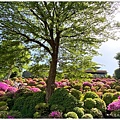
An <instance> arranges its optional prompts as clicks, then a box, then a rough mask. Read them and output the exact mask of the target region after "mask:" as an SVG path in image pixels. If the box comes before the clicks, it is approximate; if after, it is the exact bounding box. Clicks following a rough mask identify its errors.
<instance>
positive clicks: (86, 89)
mask: <svg viewBox="0 0 120 120" xmlns="http://www.w3.org/2000/svg"><path fill="white" fill-rule="evenodd" d="M83 89H84V91H91V89H90V87H89V86H85V87H84V88H83Z"/></svg>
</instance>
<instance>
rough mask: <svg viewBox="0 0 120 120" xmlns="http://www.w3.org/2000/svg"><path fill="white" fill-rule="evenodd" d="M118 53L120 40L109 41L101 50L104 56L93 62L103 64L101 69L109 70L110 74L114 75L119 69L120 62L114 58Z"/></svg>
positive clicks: (95, 58)
mask: <svg viewBox="0 0 120 120" xmlns="http://www.w3.org/2000/svg"><path fill="white" fill-rule="evenodd" d="M118 52H120V40H118V41H114V40H109V41H107V42H105V43H103V44H102V46H101V47H100V49H99V53H101V54H102V56H97V57H94V59H93V61H95V62H97V63H100V64H102V65H103V66H102V67H101V68H100V69H103V70H107V72H108V74H110V75H113V73H114V70H115V69H117V68H118V61H117V60H116V59H115V58H114V57H115V56H116V53H118Z"/></svg>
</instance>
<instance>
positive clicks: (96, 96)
mask: <svg viewBox="0 0 120 120" xmlns="http://www.w3.org/2000/svg"><path fill="white" fill-rule="evenodd" d="M86 98H93V99H94V98H99V96H98V95H97V94H96V93H95V92H91V91H88V92H86V93H85V95H84V100H85V99H86Z"/></svg>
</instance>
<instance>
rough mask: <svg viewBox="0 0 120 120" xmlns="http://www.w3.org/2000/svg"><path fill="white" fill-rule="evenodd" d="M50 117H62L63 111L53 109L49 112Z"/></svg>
mask: <svg viewBox="0 0 120 120" xmlns="http://www.w3.org/2000/svg"><path fill="white" fill-rule="evenodd" d="M49 117H50V118H62V113H61V112H59V111H52V112H51V113H50V114H49Z"/></svg>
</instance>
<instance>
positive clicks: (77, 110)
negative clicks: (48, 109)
mask: <svg viewBox="0 0 120 120" xmlns="http://www.w3.org/2000/svg"><path fill="white" fill-rule="evenodd" d="M73 112H75V113H76V114H77V115H78V118H81V117H82V116H83V115H84V109H83V108H79V107H75V108H73Z"/></svg>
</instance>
